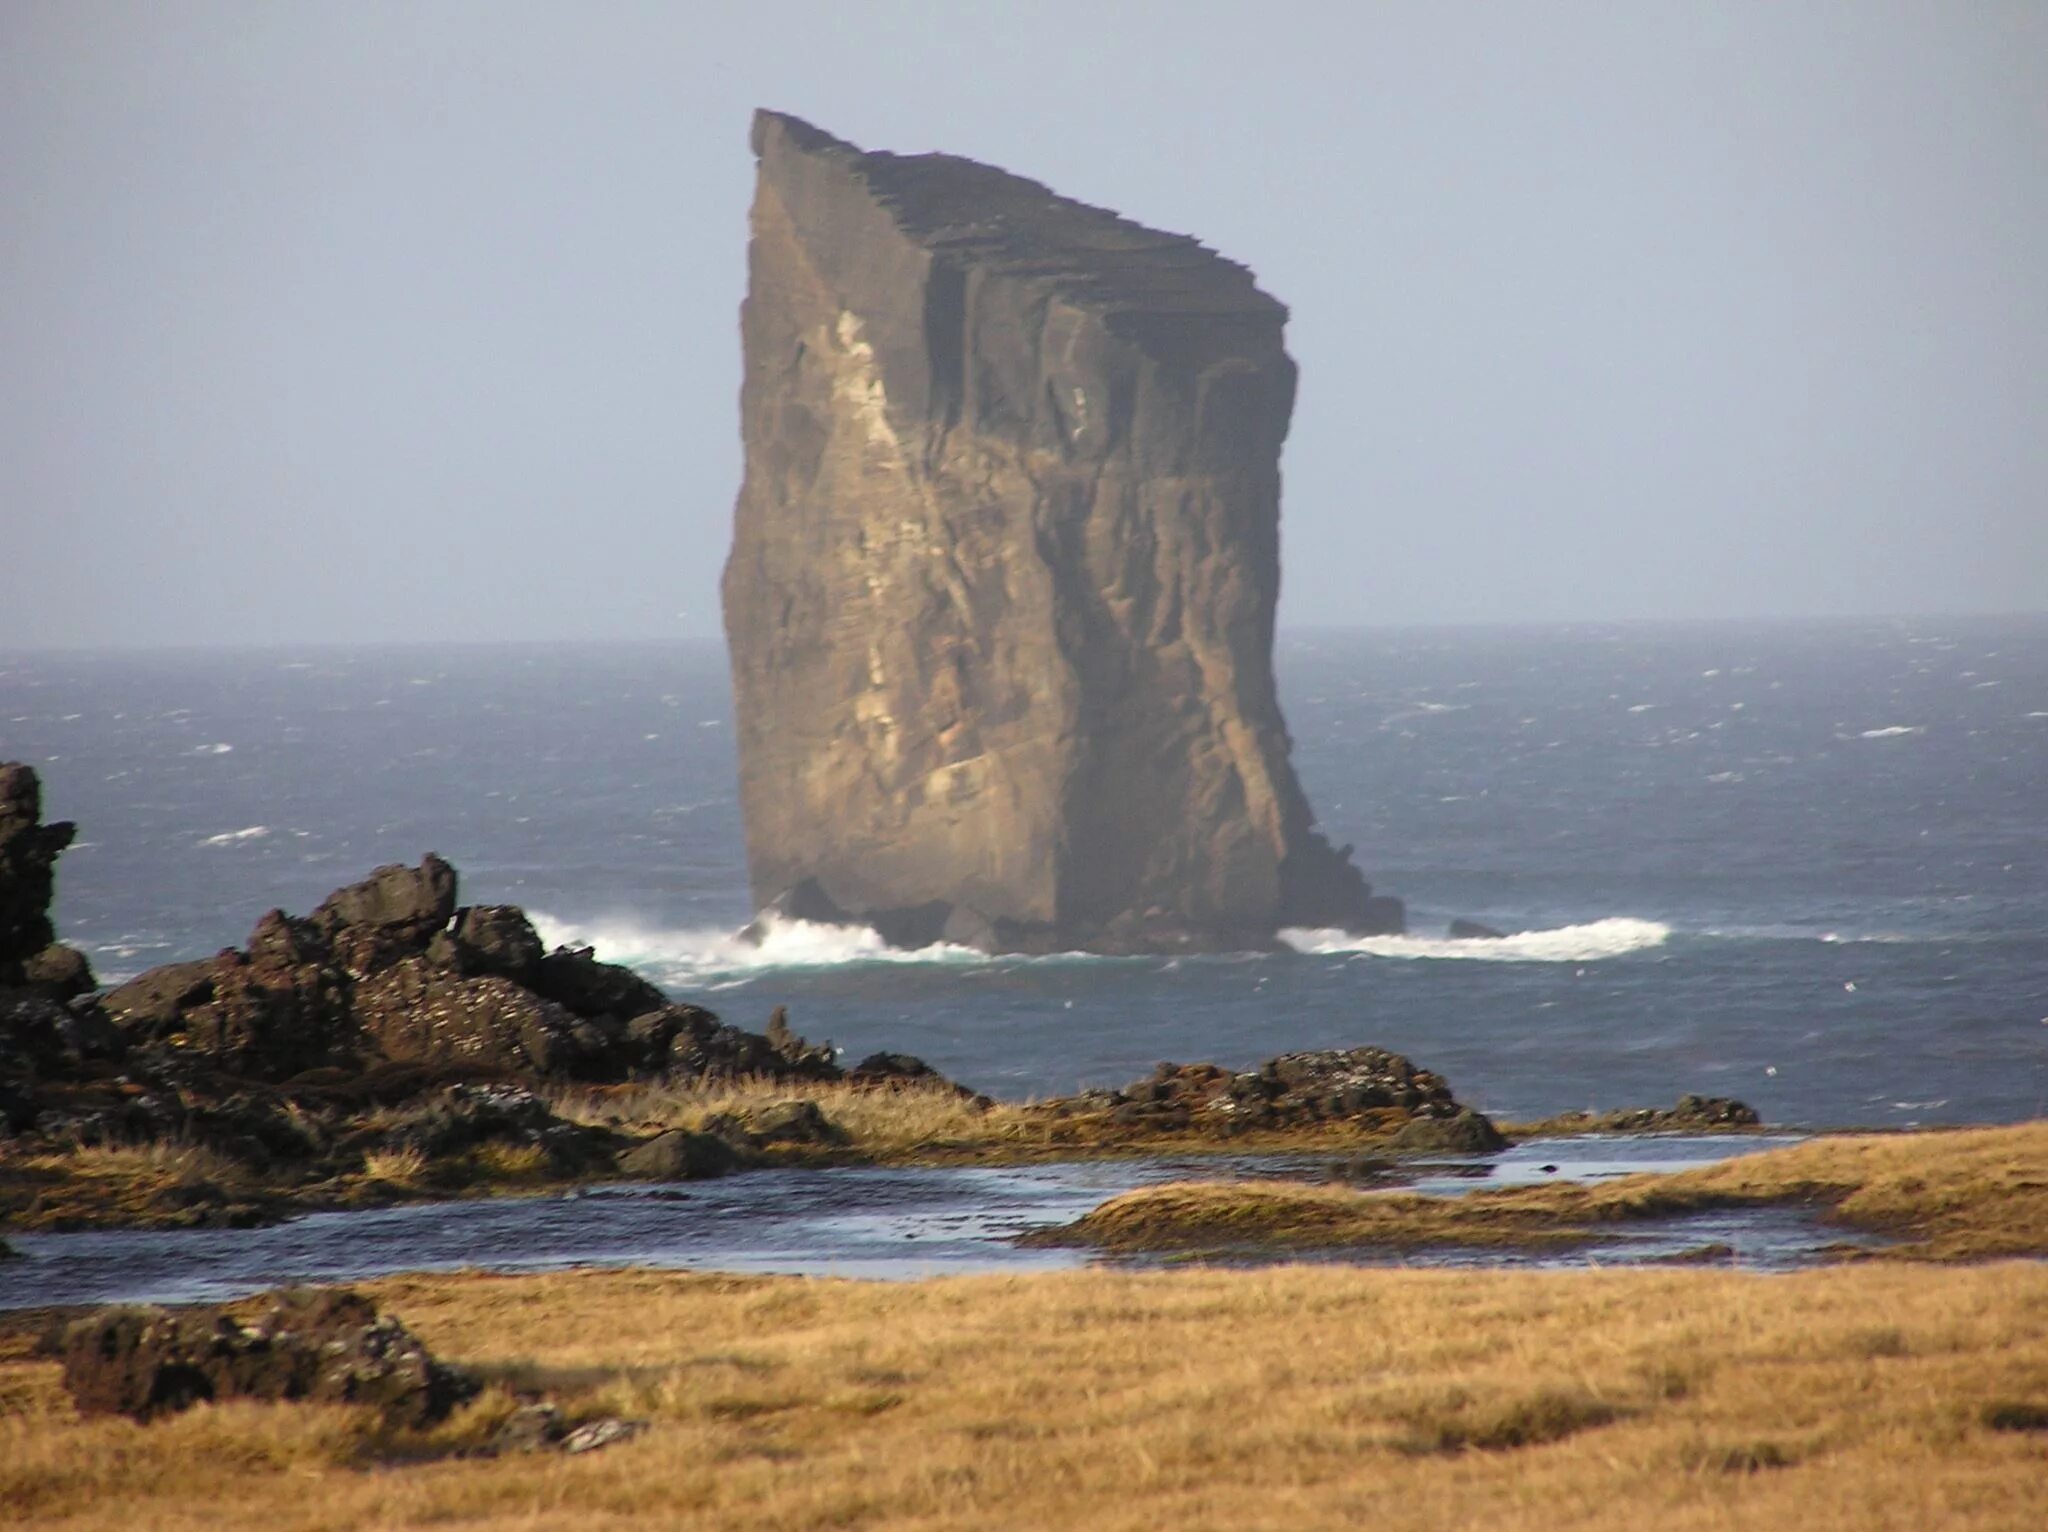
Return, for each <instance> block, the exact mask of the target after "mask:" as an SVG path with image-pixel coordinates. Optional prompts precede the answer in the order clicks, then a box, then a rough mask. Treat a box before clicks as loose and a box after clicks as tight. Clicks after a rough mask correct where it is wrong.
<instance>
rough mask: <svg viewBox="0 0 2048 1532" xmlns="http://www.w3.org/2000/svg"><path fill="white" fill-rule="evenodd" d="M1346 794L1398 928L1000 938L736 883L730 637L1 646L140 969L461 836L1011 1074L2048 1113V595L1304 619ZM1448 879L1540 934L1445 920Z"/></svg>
mask: <svg viewBox="0 0 2048 1532" xmlns="http://www.w3.org/2000/svg"><path fill="white" fill-rule="evenodd" d="M1278 666H1279V672H1280V682H1281V691H1282V698H1283V702H1284V704H1285V707H1286V710H1287V716H1288V719H1289V722H1290V725H1291V727H1292V730H1293V733H1294V737H1295V756H1296V761H1297V764H1298V767H1299V769H1300V772H1301V775H1302V777H1303V780H1304V782H1305V784H1306V786H1307V788H1308V791H1309V795H1310V798H1311V800H1312V802H1313V803H1314V804H1315V805H1316V808H1317V811H1318V813H1319V815H1320V817H1321V821H1322V825H1323V827H1324V829H1325V831H1326V832H1327V833H1328V834H1329V835H1330V837H1331V838H1332V839H1333V840H1335V841H1338V842H1340V843H1341V842H1352V843H1355V844H1356V846H1357V848H1358V851H1357V858H1358V861H1359V862H1360V864H1361V865H1362V866H1363V867H1365V868H1366V869H1367V871H1368V874H1369V876H1371V877H1372V878H1373V880H1374V882H1375V884H1376V885H1377V887H1378V888H1379V889H1380V890H1381V891H1383V892H1388V893H1394V894H1399V895H1401V896H1402V897H1403V898H1405V899H1406V900H1407V901H1408V905H1409V910H1410V916H1411V928H1412V929H1411V934H1409V935H1408V936H1405V937H1398V938H1374V939H1368V940H1351V939H1347V938H1344V937H1342V936H1341V935H1339V934H1337V933H1332V932H1307V931H1304V932H1295V933H1291V934H1290V938H1289V939H1290V941H1291V943H1292V944H1293V946H1294V947H1295V948H1296V949H1297V950H1293V951H1289V952H1284V953H1277V954H1251V953H1244V954H1234V955H1226V956H1214V957H1184V958H1176V959H1159V958H1102V957H1087V956H1062V957H1047V958H1033V959H1023V958H990V957H984V956H981V955H979V954H975V953H970V952H967V951H963V950H958V949H949V948H941V949H933V950H931V951H928V952H924V953H896V952H889V951H885V950H883V949H882V948H881V946H880V944H879V942H877V941H875V940H873V939H872V937H870V936H868V935H865V934H863V933H858V932H848V931H843V930H833V929H824V928H816V927H804V926H788V927H783V928H780V929H778V930H777V931H776V932H775V933H774V934H773V935H772V937H771V939H770V940H769V942H768V943H767V944H766V945H765V946H763V947H760V948H750V947H747V946H743V945H742V944H740V943H738V942H736V941H735V940H734V939H733V936H732V933H733V932H734V931H735V930H736V929H737V928H738V927H739V926H741V925H742V924H744V923H745V922H746V920H747V919H748V918H749V916H750V915H751V914H752V910H751V907H750V900H749V898H748V894H747V888H746V879H745V873H744V857H743V848H742V839H741V827H740V822H739V813H738V806H737V797H736V793H735V788H734V782H735V763H734V759H733V751H732V737H731V732H732V731H731V727H730V724H731V716H732V715H731V703H730V697H729V694H728V687H727V681H726V671H725V661H724V655H723V651H722V650H721V649H720V648H719V647H718V646H717V645H715V644H710V643H675V644H663V645H654V644H646V645H589V646H579V645H550V646H537V645H536V646H477V647H447V646H442V647H381V648H378V647H363V648H348V649H337V648H304V649H275V650H253V649H252V650H213V651H200V650H193V651H162V652H150V653H137V652H120V653H112V652H110V653H82V652H55V651H51V652H39V653H27V654H13V655H0V759H21V760H27V761H29V762H31V763H32V764H34V765H36V766H37V767H38V768H39V769H40V771H41V772H42V774H43V777H44V783H45V795H46V798H47V808H48V812H49V813H50V814H51V815H52V816H53V817H59V818H69V819H75V820H77V821H78V822H79V825H80V833H79V840H78V843H77V844H76V845H75V846H74V847H73V848H72V850H71V851H70V852H69V853H68V854H67V855H66V857H65V859H64V861H63V864H62V867H61V871H60V877H59V890H58V920H59V927H60V930H61V933H62V935H63V936H64V938H65V939H66V940H69V941H72V942H74V943H77V944H78V945H80V946H82V947H84V948H85V949H86V950H87V951H88V952H89V953H90V954H91V956H92V958H93V961H94V963H95V965H96V967H97V968H98V970H99V972H100V974H101V975H102V977H103V978H105V979H108V980H112V979H116V978H119V977H122V976H125V975H129V974H133V973H136V972H139V971H141V970H142V969H144V968H146V967H149V966H152V965H154V964H157V963H162V962H169V961H172V960H175V959H181V958H189V957H195V956H202V955H204V954H206V953H209V952H211V951H213V950H214V949H216V948H218V947H221V946H225V945H231V944H239V943H241V942H242V941H243V939H244V938H245V937H246V935H247V933H248V931H249V928H250V927H251V926H252V925H254V923H255V921H256V919H257V917H258V916H259V915H261V914H262V913H263V912H264V911H265V910H266V909H268V908H270V907H272V906H282V907H283V908H286V909H288V910H292V911H296V912H303V911H305V910H308V909H310V908H311V907H312V906H313V905H314V904H316V903H317V902H318V901H319V900H320V899H321V898H322V897H323V896H324V895H325V894H326V893H327V892H328V891H329V890H330V889H332V888H334V887H335V886H337V885H339V884H341V883H345V882H349V881H352V880H354V879H356V878H359V877H361V876H362V875H363V874H365V873H366V872H368V871H369V870H370V869H371V868H372V867H374V866H376V865H378V864H379V863H384V862H391V861H407V862H412V861H416V860H417V859H418V858H419V856H420V855H421V854H422V853H423V852H426V851H429V850H433V851H438V852H440V853H441V854H442V855H444V856H446V857H448V858H449V859H450V860H451V861H453V862H454V863H455V864H456V866H457V867H458V868H459V869H460V870H461V874H462V880H463V898H464V900H465V901H466V902H475V903H516V904H521V905H524V906H525V907H526V908H527V909H528V910H529V911H530V912H532V913H533V914H534V916H535V918H536V921H537V923H538V924H539V925H540V926H541V928H542V931H543V934H544V935H546V936H548V937H550V938H551V939H553V940H562V941H579V942H589V943H592V944H594V945H595V946H596V947H597V949H598V952H599V955H600V956H602V957H606V958H610V959H614V960H617V961H622V962H628V963H631V964H633V965H635V966H636V967H639V968H641V969H642V970H643V971H645V972H646V973H647V974H648V975H649V976H650V977H652V978H654V979H655V980H657V982H660V983H662V984H663V985H665V986H666V987H668V988H669V989H670V990H671V991H672V992H673V993H675V994H677V995H678V996H682V997H688V998H691V999H695V1000H699V1001H701V1002H703V1003H705V1004H708V1005H710V1006H711V1007H712V1008H713V1009H715V1010H718V1011H719V1012H721V1013H722V1014H724V1015H725V1016H726V1017H727V1018H728V1019H730V1020H733V1021H736V1022H739V1023H741V1024H742V1025H747V1026H753V1027H759V1026H760V1025H761V1024H762V1023H763V1022H764V1021H765V1019H766V1017H767V1014H768V1011H769V1009H770V1008H771V1007H772V1006H774V1005H777V1004H785V1005H787V1006H789V1008H790V1012H791V1016H792V1019H793V1021H794V1022H795V1024H796V1025H797V1026H798V1028H799V1029H800V1030H801V1031H803V1032H805V1033H807V1034H808V1035H810V1036H812V1037H813V1038H830V1039H831V1040H832V1041H834V1042H835V1043H836V1044H838V1045H839V1046H840V1047H842V1048H843V1049H845V1050H846V1052H847V1053H848V1055H849V1056H853V1055H858V1054H861V1053H866V1052H869V1051H872V1050H875V1049H882V1048H887V1049H892V1050H896V1051H902V1052H910V1053H916V1054H919V1055H922V1056H923V1057H925V1058H926V1059H928V1060H930V1061H931V1062H932V1063H933V1064H935V1065H937V1066H938V1067H939V1068H941V1069H943V1070H944V1071H945V1072H947V1073H948V1074H950V1075H953V1076H955V1077H956V1078H959V1079H962V1080H965V1081H968V1082H970V1083H972V1084H974V1085H976V1086H978V1087H980V1088H981V1089H984V1090H987V1091H989V1092H990V1093H991V1094H994V1095H998V1096H1006V1097H1024V1096H1029V1095H1043V1094H1051V1093H1057V1092H1065V1091H1069V1090H1072V1089H1074V1088H1076V1087H1077V1086H1081V1085H1087V1084H1120V1083H1123V1082H1124V1081H1127V1080H1129V1079H1131V1078H1134V1077H1136V1076H1138V1075H1140V1074H1143V1073H1144V1072H1146V1071H1147V1070H1149V1069H1150V1068H1151V1066H1152V1065H1153V1064H1154V1063H1155V1062H1156V1061H1158V1060H1162V1059H1172V1060H1176V1061H1189V1060H1194V1059H1214V1060H1217V1061H1219V1062H1222V1063H1226V1064H1233V1065H1242V1064H1249V1063H1251V1062H1254V1061H1256V1060H1258V1059H1260V1058H1263V1057H1266V1056H1268V1055H1271V1054H1273V1053H1277V1052H1280V1051H1283V1050H1285V1049H1291V1048H1310V1047H1336V1046H1349V1045H1354V1044H1359V1043H1374V1044H1379V1045H1382V1046H1386V1047H1391V1048H1395V1049H1399V1050H1400V1051H1402V1052H1405V1053H1407V1054H1409V1055H1411V1056H1412V1057H1414V1058H1415V1059H1417V1060H1418V1061H1419V1062H1421V1063H1424V1064H1427V1065H1429V1066H1431V1067H1433V1068H1435V1069H1437V1070H1439V1071H1440V1072H1442V1073H1443V1074H1445V1075H1446V1076H1447V1077H1448V1078H1449V1079H1450V1081H1451V1083H1452V1086H1453V1088H1454V1089H1455V1090H1456V1091H1457V1092H1458V1094H1459V1096H1460V1097H1461V1098H1462V1099H1465V1100H1468V1101H1471V1102H1473V1103H1474V1104H1476V1105H1478V1106H1480V1107H1482V1108H1483V1109H1485V1110H1488V1111H1491V1112H1494V1113H1496V1114H1499V1115H1504V1116H1508V1117H1529V1116H1538V1115H1543V1114H1548V1113H1551V1112H1556V1111H1561V1110H1565V1109H1569V1108H1575V1107H1586V1106H1594V1107H1612V1106H1633V1105H1646V1104H1661V1103H1668V1102H1670V1101H1671V1100H1672V1099H1673V1098H1675V1097H1676V1096H1677V1095H1679V1094H1680V1093H1681V1092H1686V1091H1698V1092H1702V1093H1711V1094H1721V1095H1733V1096H1739V1097H1741V1098H1743V1099H1744V1100H1747V1101H1749V1102H1750V1103H1752V1104H1753V1105H1755V1106H1756V1107H1757V1108H1758V1109H1759V1110H1760V1111H1762V1112H1763V1114H1764V1115H1765V1117H1766V1119H1767V1120H1769V1121H1772V1122H1776V1123H1782V1124H1786V1125H1797V1126H1841V1125H1866V1124H1867V1125H1901V1126H1902V1125H1905V1124H1909V1123H1919V1124H1929V1123H1943V1122H1987V1121H2002V1120H2011V1119H2017V1118H2022V1117H2030V1116H2038V1115H2042V1114H2044V1113H2048V617H2021V618H2001V619H1970V620H1936V619H1916V620H1911V621H1906V620H1900V621H1883V622H1876V621H1836V622H1809V623H1785V624H1775V625H1727V624H1722V625H1703V626H1679V625H1630V626H1615V627H1597V626H1574V627H1531V628H1511V627H1495V628H1473V629H1438V630H1423V629H1413V630H1366V631H1349V632H1334V631H1332V632H1296V633H1292V634H1284V635H1283V636H1282V639H1281V642H1280V646H1279V653H1278ZM1457 916H1464V917H1467V918H1470V919H1475V920H1478V921H1481V922H1484V923H1485V924H1487V925H1490V926H1493V927H1496V928H1498V929H1500V930H1503V931H1506V932H1509V933H1512V934H1510V935H1508V936H1507V937H1506V938H1505V939H1503V940H1500V941H1478V942H1451V941H1448V940H1445V939H1444V935H1443V933H1444V930H1445V927H1446V926H1447V924H1448V922H1449V921H1450V920H1451V919H1452V918H1454V917H1457Z"/></svg>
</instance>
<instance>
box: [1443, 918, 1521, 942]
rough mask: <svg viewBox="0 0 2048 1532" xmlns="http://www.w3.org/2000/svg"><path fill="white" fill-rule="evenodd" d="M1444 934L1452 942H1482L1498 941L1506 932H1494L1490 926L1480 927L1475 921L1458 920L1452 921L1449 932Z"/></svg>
mask: <svg viewBox="0 0 2048 1532" xmlns="http://www.w3.org/2000/svg"><path fill="white" fill-rule="evenodd" d="M1445 934H1446V935H1448V936H1449V937H1450V939H1451V940H1452V941H1454V942H1482V941H1499V940H1500V939H1501V938H1502V937H1504V936H1506V935H1507V932H1505V931H1496V930H1494V928H1493V927H1492V926H1487V925H1481V924H1480V923H1479V922H1478V921H1476V920H1463V919H1460V920H1454V921H1452V922H1451V928H1450V930H1449V931H1448V932H1446V933H1445Z"/></svg>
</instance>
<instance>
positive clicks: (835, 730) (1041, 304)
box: [724, 112, 1399, 948]
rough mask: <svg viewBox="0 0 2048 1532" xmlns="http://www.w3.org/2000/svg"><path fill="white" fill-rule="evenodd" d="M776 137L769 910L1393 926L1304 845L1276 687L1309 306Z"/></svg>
mask: <svg viewBox="0 0 2048 1532" xmlns="http://www.w3.org/2000/svg"><path fill="white" fill-rule="evenodd" d="M754 150H755V153H756V155H757V156H758V158H759V161H760V175H759V183H758V188H757V191H756V195H755V200H754V207H753V215H752V225H753V239H752V244H751V246H750V249H749V284H748V294H747V300H746V304H745V307H744V309H743V310H742V320H741V328H742V334H743V339H744V345H745V354H746V380H745V385H744V388H743V391H742V394H741V416H742V425H743V431H744V437H745V444H746V480H745V483H744V485H743V487H742V488H741V491H740V497H739V503H738V508H737V511H736V514H735V517H734V540H733V549H732V555H731V558H730V560H729V562H728V564H727V566H726V571H725V584H724V594H725V621H726V630H727V635H728V638H729V640H730V645H731V653H732V665H733V680H734V689H735V694H736V700H737V707H738V728H739V749H740V767H741V790H742V800H743V807H744V810H745V817H746V826H747V847H748V856H749V861H750V866H751V872H752V877H753V884H754V890H755V893H756V895H757V896H758V897H759V898H761V899H762V900H764V901H766V900H769V899H772V898H774V897H775V896H776V895H778V894H781V893H783V892H784V891H785V890H788V889H790V888H792V887H794V886H800V885H803V884H804V883H805V881H806V880H814V882H815V884H816V889H815V890H807V892H810V893H812V894H815V893H816V892H818V891H822V893H823V894H824V895H826V896H828V898H829V900H830V901H831V902H833V903H836V904H837V905H838V906H840V907H841V908H843V909H845V910H847V911H849V912H853V913H856V914H863V915H872V914H875V913H877V912H888V911H894V912H899V914H898V917H897V919H896V924H897V925H898V926H899V927H901V928H903V929H904V930H905V934H906V935H907V936H908V937H909V938H910V939H928V938H929V937H930V936H932V935H935V934H936V932H937V930H938V928H939V926H940V925H941V924H942V923H944V922H945V921H946V920H947V919H948V917H950V921H951V924H950V928H949V934H950V935H951V936H952V937H953V938H954V939H967V940H973V941H975V942H977V943H979V944H981V945H985V946H995V947H1023V948H1038V947H1048V946H1060V945H1082V946H1094V947H1107V948H1117V947H1148V946H1171V945H1174V944H1178V943H1183V942H1185V943H1192V944H1196V945H1221V944H1237V943H1241V942H1245V941H1261V940H1265V939H1269V938H1270V936H1271V933H1272V932H1273V930H1274V929H1275V927H1276V926H1279V925H1283V924H1293V923H1312V924H1324V925H1329V924H1344V925H1351V926H1354V927H1361V928H1363V927H1372V928H1386V927H1388V926H1390V925H1398V920H1399V914H1398V906H1394V905H1393V904H1392V901H1374V900H1370V899H1369V898H1368V897H1367V895H1368V891H1367V889H1366V887H1365V885H1364V883H1363V882H1362V880H1361V879H1360V878H1359V877H1358V874H1357V873H1356V872H1355V871H1353V870H1352V868H1351V867H1350V865H1349V863H1348V861H1346V860H1345V859H1344V858H1342V857H1341V856H1339V855H1337V854H1336V853H1333V852H1332V851H1330V849H1329V848H1328V847H1327V845H1325V844H1324V843H1323V842H1322V841H1321V840H1320V839H1319V838H1318V837H1316V836H1315V835H1314V833H1313V832H1312V831H1311V829H1310V814H1309V810H1308V806H1307V803H1306V802H1305V800H1304V798H1303V796H1302V793H1301V790H1300V787H1299V786H1298V785H1297V783H1296V782H1295V779H1294V775H1293V772H1292V770H1291V768H1290V767H1289V765H1288V761H1287V735H1286V730H1285V726H1284V724H1283V723H1282V720H1281V717H1280V711H1279V707H1278V705H1277V703H1276V701H1275V698H1274V690H1273V675H1272V638H1273V609H1274V602H1275V598H1276V597H1277V595H1278V588H1279V546H1278V542H1279V488H1280V484H1279V468H1278V463H1279V453H1280V445H1281V442H1282V440H1283V438H1284V437H1285V435H1286V433H1287V421H1288V414H1289V411H1290V408H1291V406H1292V401H1293V394H1294V365H1293V363H1292V362H1291V361H1290V360H1289V359H1288V356H1287V353H1286V352H1285V350H1284V349H1282V346H1281V329H1282V326H1283V324H1284V323H1285V320H1286V310H1285V309H1284V308H1283V307H1282V306H1281V305H1280V304H1279V303H1278V302H1277V301H1275V300H1274V299H1273V298H1271V297H1269V296H1267V295H1266V294H1265V293H1262V292H1260V291H1259V290H1258V288H1257V287H1256V286H1255V285H1254V284H1253V282H1252V278H1251V275H1250V273H1249V272H1247V271H1246V270H1245V269H1244V268H1242V267H1240V266H1236V265H1233V264H1232V263H1230V262H1228V261H1225V260H1223V259H1222V258H1220V257H1219V256H1217V255H1216V254H1214V253H1213V252H1211V251H1209V250H1206V249H1204V248H1203V247H1202V246H1201V245H1199V244H1197V243H1196V242H1195V241H1193V240H1191V239H1187V238H1183V237H1180V236H1176V235H1171V234H1161V233H1157V232H1155V231H1152V230H1149V229H1144V228H1141V227H1139V226H1138V225H1136V224H1132V223H1129V222H1126V221H1125V220H1123V219H1121V218H1118V217H1117V216H1116V215H1114V214H1112V213H1108V212H1104V211H1102V210H1100V209H1096V208H1090V207H1086V206H1084V205H1082V204H1080V203H1076V202H1071V201H1068V200H1066V199H1064V198H1060V197H1057V196H1055V195H1054V194H1053V193H1051V192H1050V191H1048V190H1047V189H1046V188H1045V187H1043V186H1040V185H1038V184H1037V183H1035V182H1032V181H1026V180H1023V179H1021V178H1019V177H1016V176H1012V175H1008V174H1005V173H1004V172H1002V171H999V170H995V169H992V168H990V167H988V166H984V165H979V164H976V163H974V162H972V161H969V160H962V159H956V158H952V157H950V156H944V155H921V156H914V157H905V156H897V155H891V154H881V153H863V152H862V151H860V150H857V149H855V148H853V147H852V146H851V145H848V144H845V143H841V142H840V141H838V140H837V139H834V138H832V137H830V136H829V135H827V134H824V133H822V132H819V131H818V130H817V129H815V128H812V127H810V126H808V125H807V124H805V123H802V122H799V121H797V120H796V119H794V118H790V117H784V116H778V115H775V114H771V113H765V112H764V113H761V114H758V115H757V117H756V119H755V124H754ZM906 922H907V925H906V924H905V923H906ZM912 927H914V928H916V929H910V928H912ZM886 929H887V923H886V920H885V930H886Z"/></svg>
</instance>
